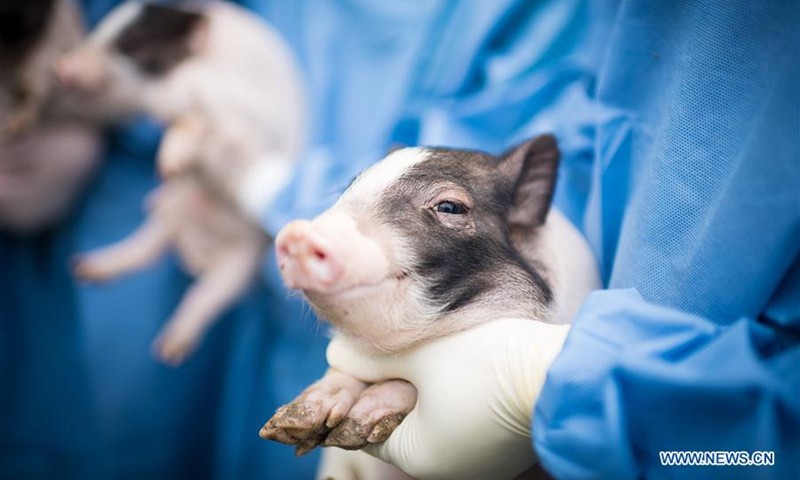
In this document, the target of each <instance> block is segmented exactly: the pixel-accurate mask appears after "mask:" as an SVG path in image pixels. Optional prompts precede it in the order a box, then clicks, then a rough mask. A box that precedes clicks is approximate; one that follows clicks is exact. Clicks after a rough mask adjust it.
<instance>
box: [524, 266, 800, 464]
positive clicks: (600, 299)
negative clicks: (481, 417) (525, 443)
mask: <svg viewBox="0 0 800 480" xmlns="http://www.w3.org/2000/svg"><path fill="white" fill-rule="evenodd" d="M795 280H797V281H796V282H795V288H797V286H800V277H798V278H796V279H795ZM796 313H797V312H795V314H796ZM798 366H800V348H798V346H797V336H796V335H794V336H793V335H792V334H791V333H789V332H786V331H782V330H780V329H775V328H771V327H770V326H767V325H764V324H762V323H760V322H756V321H755V320H754V319H752V318H744V317H743V318H741V319H739V320H737V321H735V322H733V323H732V324H730V325H727V326H720V325H717V324H715V323H713V322H710V321H709V320H708V319H704V318H702V317H699V316H696V315H691V314H688V313H684V312H680V311H677V310H674V309H670V308H667V307H663V306H659V305H655V304H652V303H649V302H647V301H645V300H644V299H643V298H642V297H641V295H640V294H639V293H638V292H637V291H636V290H634V289H619V290H607V291H599V292H595V293H594V294H592V295H591V296H590V297H589V299H588V300H587V302H586V303H585V304H584V307H583V309H582V310H581V312H580V313H579V314H578V316H577V318H576V320H575V326H574V330H573V331H572V332H571V334H570V336H569V338H568V340H567V343H566V344H565V346H564V350H563V353H562V355H561V356H560V357H559V358H558V360H557V361H556V362H555V363H554V365H553V366H552V368H551V370H550V372H549V376H548V379H547V384H546V387H545V389H544V391H543V394H542V396H541V398H540V400H539V402H538V404H537V407H536V412H535V427H534V430H533V433H534V444H535V447H536V450H537V453H538V454H539V456H540V458H541V461H542V462H543V464H544V466H545V468H546V469H547V470H548V471H549V472H551V473H553V474H554V475H555V476H556V477H557V478H617V479H625V478H676V477H680V476H689V477H691V478H720V477H719V476H720V475H723V476H724V477H725V478H755V477H758V478H775V479H779V478H792V477H793V475H795V474H796V473H797V472H798V471H800V459H798V457H797V452H798V451H800V435H798V431H800V369H798ZM673 451H714V452H716V451H735V452H741V451H745V452H748V453H749V454H750V453H755V452H764V451H767V452H774V454H775V465H774V466H756V465H753V466H730V467H721V466H698V467H687V466H683V467H680V466H667V465H662V464H661V458H660V457H659V453H660V452H673Z"/></svg>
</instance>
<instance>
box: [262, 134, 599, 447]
mask: <svg viewBox="0 0 800 480" xmlns="http://www.w3.org/2000/svg"><path fill="white" fill-rule="evenodd" d="M558 161H559V152H558V148H557V144H556V140H555V138H553V137H552V136H549V135H544V136H540V137H537V138H534V139H532V140H529V141H527V142H525V143H523V144H521V145H519V146H517V147H515V148H513V149H511V150H509V151H508V152H506V153H504V154H503V155H501V156H500V157H494V156H492V155H489V154H486V153H483V152H479V151H465V150H453V149H446V148H406V149H402V150H398V151H395V152H393V153H391V154H390V155H389V156H387V157H386V158H385V159H384V160H382V161H381V162H380V163H378V164H376V165H374V166H373V167H371V168H369V169H368V170H366V171H365V172H363V173H362V174H361V175H359V176H358V177H357V178H356V179H355V180H354V182H353V183H352V184H351V185H350V187H349V188H348V189H347V190H346V191H345V192H344V194H343V195H342V196H341V198H340V199H339V200H338V202H337V203H336V204H335V205H334V206H333V207H332V208H330V209H329V210H328V211H326V212H324V213H323V214H322V215H320V216H319V217H317V218H315V219H314V220H312V221H295V222H292V223H291V224H289V225H287V226H286V227H285V228H284V229H283V230H282V231H281V232H280V233H279V235H278V237H277V250H278V260H279V264H280V268H281V273H282V275H283V279H284V281H285V282H286V284H287V286H289V287H290V288H293V289H299V290H302V291H303V292H304V294H305V295H306V297H307V298H308V300H309V301H310V303H311V304H312V305H313V307H314V309H315V310H316V311H317V313H318V314H319V316H320V317H321V318H323V319H325V320H327V321H329V322H330V323H331V324H332V325H333V326H334V327H335V328H336V331H337V335H341V336H343V337H344V338H345V339H346V340H347V341H351V342H354V343H357V344H358V345H359V347H360V349H362V350H363V349H364V348H366V349H371V350H373V351H375V352H380V353H392V352H400V351H404V350H407V349H410V348H413V347H415V346H417V345H420V344H422V343H424V342H427V341H430V340H432V339H436V338H439V337H442V336H445V335H448V334H452V333H454V332H458V331H461V330H465V329H468V328H471V327H474V326H476V325H479V324H482V323H485V322H488V321H491V320H493V319H499V318H509V317H510V318H530V319H532V320H538V321H543V322H553V323H569V322H570V321H571V319H572V317H573V315H574V313H575V311H576V309H577V307H578V306H579V305H580V303H581V302H582V301H583V298H584V297H585V295H586V294H587V293H588V292H589V291H591V290H592V289H595V288H597V287H598V285H599V280H598V278H599V277H598V273H597V269H596V264H595V260H594V257H593V255H592V253H591V252H590V250H589V248H588V246H587V245H586V243H585V242H584V240H583V238H582V237H581V236H580V234H579V233H578V232H577V230H576V229H575V228H574V227H573V226H572V225H571V224H570V223H569V222H568V221H567V220H566V219H565V218H564V217H563V216H562V215H561V214H560V213H559V212H558V211H555V210H554V209H551V208H550V203H551V197H552V195H553V189H554V184H555V180H556V174H557V166H558ZM415 402H416V391H415V389H414V387H413V386H412V385H410V384H409V383H407V382H405V381H402V380H389V381H386V382H383V383H379V384H375V385H372V386H368V385H367V384H365V383H363V382H361V381H359V380H357V379H355V378H352V377H350V376H349V375H347V374H345V373H343V372H339V371H336V370H334V369H330V370H329V371H328V372H327V373H326V375H325V376H324V377H323V378H322V379H321V380H320V381H318V382H317V383H315V384H314V385H312V386H311V387H309V388H308V389H306V391H304V392H303V393H302V394H301V395H300V396H299V397H298V398H297V399H296V400H294V401H293V402H292V403H290V404H289V405H286V406H284V407H281V408H280V409H279V410H278V412H277V413H276V414H275V415H274V416H273V417H272V418H271V419H270V420H269V422H267V424H266V425H265V426H264V428H263V429H262V431H261V435H262V437H264V438H269V439H273V440H277V441H280V442H284V443H289V444H295V445H298V447H297V451H298V453H304V452H306V451H308V450H310V449H312V448H314V447H315V446H317V445H319V444H320V443H322V444H324V445H326V446H340V447H343V448H349V449H358V448H361V447H363V446H365V445H366V444H367V443H376V442H381V441H384V440H385V439H386V438H388V436H389V434H391V432H392V431H393V430H394V428H396V427H397V425H399V423H400V422H401V421H402V419H403V418H404V416H405V415H406V414H407V413H408V412H409V411H410V410H411V409H413V407H414V405H415Z"/></svg>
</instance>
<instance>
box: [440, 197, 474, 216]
mask: <svg viewBox="0 0 800 480" xmlns="http://www.w3.org/2000/svg"><path fill="white" fill-rule="evenodd" d="M433 209H434V210H435V211H436V212H438V213H446V214H448V215H464V214H465V213H467V207H465V206H464V205H462V204H460V203H457V202H453V201H450V200H445V201H443V202H439V203H437V204H436V206H434V207H433Z"/></svg>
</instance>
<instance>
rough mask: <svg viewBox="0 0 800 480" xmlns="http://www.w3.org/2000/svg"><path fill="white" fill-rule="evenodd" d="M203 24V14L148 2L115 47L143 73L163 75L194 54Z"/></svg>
mask: <svg viewBox="0 0 800 480" xmlns="http://www.w3.org/2000/svg"><path fill="white" fill-rule="evenodd" d="M204 21H206V17H205V16H204V15H203V14H202V13H198V12H192V11H187V10H182V9H179V8H175V7H171V6H165V5H159V4H154V3H145V4H144V5H143V6H142V10H141V12H140V13H139V15H138V16H137V17H136V18H135V19H134V20H133V21H132V22H131V23H130V24H129V25H127V26H126V27H125V28H124V29H123V30H122V31H121V32H120V34H119V37H118V38H117V39H116V42H115V43H114V46H115V47H116V48H117V50H119V52H120V53H122V54H123V55H125V56H127V57H129V58H130V59H131V60H132V61H133V63H134V64H136V65H137V66H138V67H139V68H140V69H141V70H142V71H143V72H144V73H146V74H148V75H151V76H161V75H164V74H166V73H168V72H169V71H170V70H171V69H172V68H174V67H175V66H177V65H178V64H179V63H181V62H182V61H183V60H185V59H186V58H188V57H190V56H191V55H192V48H191V40H192V35H193V34H194V33H195V32H196V31H197V29H198V28H200V27H201V25H202V23H203V22H204Z"/></svg>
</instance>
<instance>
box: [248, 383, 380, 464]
mask: <svg viewBox="0 0 800 480" xmlns="http://www.w3.org/2000/svg"><path fill="white" fill-rule="evenodd" d="M366 388H367V384H366V383H364V382H362V381H360V380H358V379H356V378H353V377H351V376H350V375H347V374H345V373H342V372H339V371H337V370H334V369H332V368H331V369H328V371H327V372H326V373H325V375H324V376H323V377H322V378H321V379H320V380H318V381H317V382H315V383H314V384H313V385H311V386H310V387H308V388H307V389H305V390H304V391H303V393H301V394H300V396H299V397H297V398H296V399H294V401H292V402H291V403H289V404H287V405H284V406H282V407H280V408H279V409H278V411H277V412H275V415H273V416H272V418H270V419H269V421H268V422H267V423H266V424H265V425H264V427H263V428H262V429H261V431H260V432H259V435H260V436H261V438H264V439H269V440H275V441H277V442H281V443H285V444H288V445H297V448H296V450H295V452H296V453H297V455H303V454H305V453H307V452H309V451H311V450H313V449H314V448H315V447H317V446H318V445H319V444H321V443H322V442H323V440H324V439H325V437H326V436H327V434H328V432H330V430H331V429H332V428H334V427H336V426H337V425H339V423H340V422H341V421H342V420H344V418H345V416H346V415H347V412H349V411H350V409H351V408H352V406H353V405H354V404H355V403H356V400H357V399H358V397H359V395H361V393H362V392H363V391H364V390H365V389H366Z"/></svg>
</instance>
